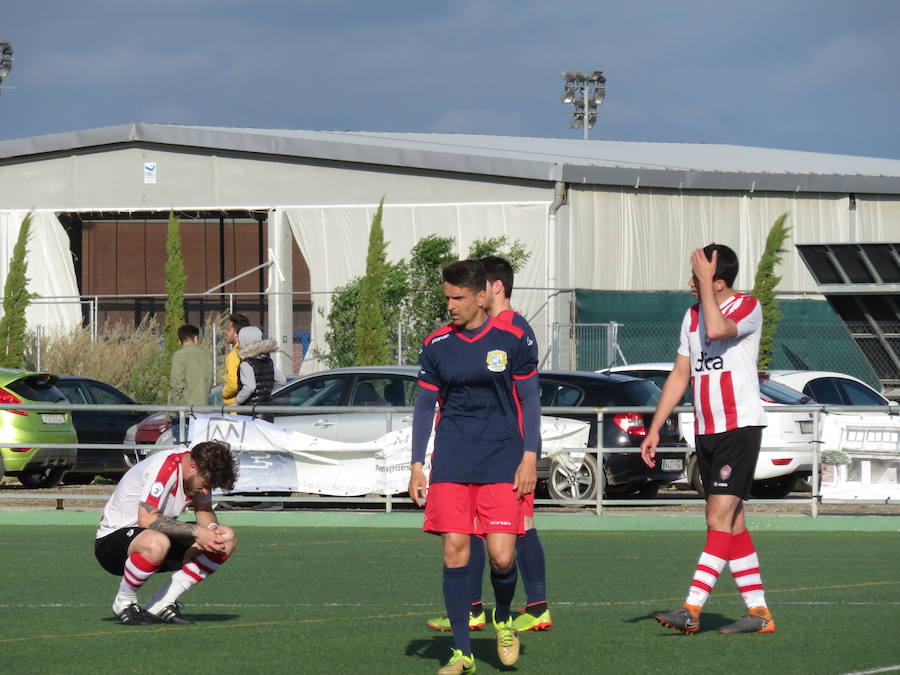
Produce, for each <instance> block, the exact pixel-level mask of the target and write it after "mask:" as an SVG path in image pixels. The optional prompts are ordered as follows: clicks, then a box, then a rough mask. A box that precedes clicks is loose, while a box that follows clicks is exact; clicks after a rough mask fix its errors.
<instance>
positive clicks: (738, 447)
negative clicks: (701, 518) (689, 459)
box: [694, 427, 763, 499]
mask: <svg viewBox="0 0 900 675" xmlns="http://www.w3.org/2000/svg"><path fill="white" fill-rule="evenodd" d="M762 431H763V427H739V428H737V429H731V430H730V431H723V432H722V433H720V434H702V435H697V436H696V437H695V441H694V443H695V446H696V450H697V468H698V469H699V470H700V480H701V481H702V482H703V489H704V490H705V491H706V494H708V495H734V496H735V497H740V498H741V499H749V498H750V489H751V488H752V487H753V474H754V473H755V472H756V460H757V459H758V458H759V446H760V444H761V443H762Z"/></svg>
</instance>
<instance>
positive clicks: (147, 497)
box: [97, 450, 210, 539]
mask: <svg viewBox="0 0 900 675" xmlns="http://www.w3.org/2000/svg"><path fill="white" fill-rule="evenodd" d="M188 453H189V451H187V450H171V451H168V452H157V453H154V454H152V455H150V456H149V457H148V458H147V459H145V460H143V461H141V462H138V463H137V464H135V465H134V466H133V467H131V468H130V469H129V470H128V471H127V472H126V473H125V475H124V476H122V479H121V480H120V481H119V484H118V485H117V486H116V490H115V492H113V494H112V497H110V498H109V501H108V502H106V506H105V507H104V509H103V517H102V518H101V519H100V527H99V528H98V529H97V539H99V538H100V537H105V536H106V535H107V534H110V533H112V532H115V531H116V530H119V529H122V528H123V527H135V526H136V525H137V524H138V509H139V508H141V502H144V503H146V504H149V505H150V506H152V507H154V508H156V509H159V512H160V513H161V514H162V515H164V516H169V517H170V518H177V517H178V516H180V515H181V514H182V512H183V511H184V509H185V507H186V506H187V505H188V504H191V503H192V501H191V498H190V497H188V496H186V495H185V494H184V483H183V482H182V475H181V459H182V457H184V455H186V454H188ZM209 498H210V497H209V495H208V494H206V495H197V500H200V499H209Z"/></svg>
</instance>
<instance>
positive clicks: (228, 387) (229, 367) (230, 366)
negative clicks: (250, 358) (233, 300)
mask: <svg viewBox="0 0 900 675" xmlns="http://www.w3.org/2000/svg"><path fill="white" fill-rule="evenodd" d="M249 325H250V319H248V318H247V317H246V316H244V315H243V314H237V313H234V314H230V315H229V316H228V325H227V327H226V329H225V339H226V340H227V341H228V344H230V345H232V348H231V351H230V352H228V355H227V356H226V357H225V386H224V387H223V388H222V401H223V402H224V403H225V405H237V404H236V403H235V400H234V399H235V397H236V396H237V393H238V391H239V390H240V386H239V384H238V368H239V367H240V365H241V357H240V355H239V354H238V349H240V347H241V345H240V342H239V341H238V333H240V332H241V328H246V327H247V326H249Z"/></svg>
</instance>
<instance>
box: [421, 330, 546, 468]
mask: <svg viewBox="0 0 900 675" xmlns="http://www.w3.org/2000/svg"><path fill="white" fill-rule="evenodd" d="M419 363H420V366H421V367H420V369H419V386H422V387H425V388H426V389H431V390H432V391H437V392H438V419H437V423H436V424H435V436H434V454H433V455H432V458H431V482H432V483H441V482H449V483H512V482H513V480H514V478H515V473H516V469H517V468H518V466H519V463H520V462H521V461H522V451H523V447H522V445H523V442H522V441H523V432H522V428H523V427H522V407H521V404H520V402H519V399H518V397H517V395H516V391H515V387H514V386H513V383H514V381H515V380H525V379H528V378H531V377H537V356H536V352H535V351H533V350H532V349H531V348H530V346H529V345H528V340H527V336H526V334H525V331H524V330H522V329H521V328H519V327H518V326H515V325H513V324H510V323H507V322H505V321H502V320H498V319H496V318H490V319H488V321H487V322H486V323H485V324H484V326H482V328H481V329H480V330H478V331H477V332H476V333H475V335H474V336H472V337H467V336H466V334H465V333H464V332H463V331H462V330H461V329H460V328H458V327H456V326H454V325H452V324H448V325H447V326H444V327H443V328H441V329H439V330H436V331H435V332H434V333H432V334H431V335H429V336H428V337H427V338H426V339H425V344H424V345H423V346H422V351H421V353H420V355H419Z"/></svg>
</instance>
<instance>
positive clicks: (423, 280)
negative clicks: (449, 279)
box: [400, 234, 457, 363]
mask: <svg viewBox="0 0 900 675" xmlns="http://www.w3.org/2000/svg"><path fill="white" fill-rule="evenodd" d="M453 243H454V242H453V238H452V237H439V236H438V235H436V234H430V235H428V236H427V237H423V238H422V239H420V240H419V241H417V242H416V244H415V245H414V246H413V247H412V250H411V251H410V254H409V263H408V265H407V269H408V276H407V282H406V283H407V293H406V297H405V298H404V301H403V313H402V317H401V327H400V330H401V331H402V333H403V337H402V341H403V362H404V363H417V362H418V355H419V347H421V346H422V340H423V339H424V338H425V336H426V335H428V334H429V333H430V332H431V331H433V330H434V329H435V328H437V327H438V326H440V325H441V324H443V323H446V321H447V300H446V299H445V298H444V282H443V279H442V277H441V270H442V269H443V268H444V267H445V266H446V265H449V264H450V263H452V262H453V261H454V260H456V257H457V256H456V253H455V252H454V250H453Z"/></svg>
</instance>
